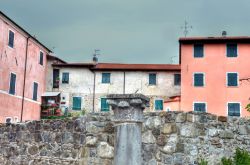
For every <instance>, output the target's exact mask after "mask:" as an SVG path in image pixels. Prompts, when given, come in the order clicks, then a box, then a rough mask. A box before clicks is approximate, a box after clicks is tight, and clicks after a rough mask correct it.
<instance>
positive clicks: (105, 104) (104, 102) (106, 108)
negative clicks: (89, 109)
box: [101, 98, 109, 112]
mask: <svg viewBox="0 0 250 165" xmlns="http://www.w3.org/2000/svg"><path fill="white" fill-rule="evenodd" d="M101 111H104V112H105V111H109V104H108V102H107V98H101Z"/></svg>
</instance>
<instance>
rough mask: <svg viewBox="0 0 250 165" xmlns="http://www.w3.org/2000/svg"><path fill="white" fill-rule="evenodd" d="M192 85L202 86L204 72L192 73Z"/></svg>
mask: <svg viewBox="0 0 250 165" xmlns="http://www.w3.org/2000/svg"><path fill="white" fill-rule="evenodd" d="M194 86H195V87H203V86H204V74H203V73H195V74H194Z"/></svg>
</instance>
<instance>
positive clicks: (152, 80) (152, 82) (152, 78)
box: [148, 73, 156, 85]
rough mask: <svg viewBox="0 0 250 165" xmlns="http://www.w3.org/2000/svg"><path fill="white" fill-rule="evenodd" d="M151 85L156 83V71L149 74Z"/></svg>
mask: <svg viewBox="0 0 250 165" xmlns="http://www.w3.org/2000/svg"><path fill="white" fill-rule="evenodd" d="M148 84H149V85H156V74H155V73H150V74H149V82H148Z"/></svg>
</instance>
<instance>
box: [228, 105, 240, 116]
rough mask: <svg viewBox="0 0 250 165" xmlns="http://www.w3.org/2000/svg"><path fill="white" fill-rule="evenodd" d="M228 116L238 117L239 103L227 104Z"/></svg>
mask: <svg viewBox="0 0 250 165" xmlns="http://www.w3.org/2000/svg"><path fill="white" fill-rule="evenodd" d="M227 108H228V116H237V117H240V103H228V107H227Z"/></svg>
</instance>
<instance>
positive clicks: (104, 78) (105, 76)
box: [102, 73, 110, 84]
mask: <svg viewBox="0 0 250 165" xmlns="http://www.w3.org/2000/svg"><path fill="white" fill-rule="evenodd" d="M102 83H104V84H108V83H110V73H102Z"/></svg>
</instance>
